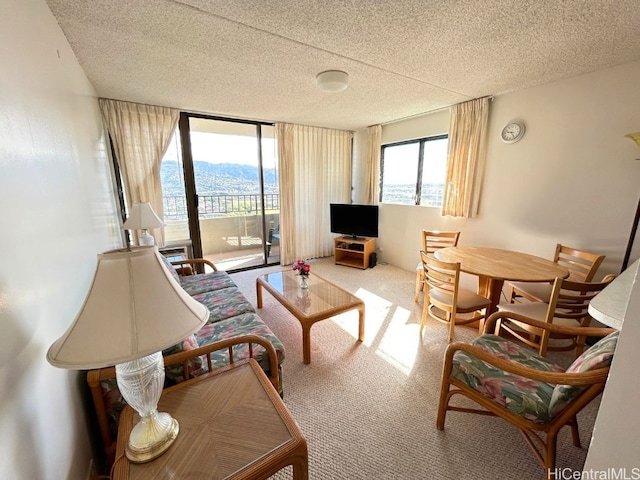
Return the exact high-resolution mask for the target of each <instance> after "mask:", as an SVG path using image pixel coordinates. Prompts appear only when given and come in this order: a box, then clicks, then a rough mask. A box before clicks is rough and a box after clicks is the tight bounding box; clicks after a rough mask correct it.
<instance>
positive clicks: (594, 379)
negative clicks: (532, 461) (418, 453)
mask: <svg viewBox="0 0 640 480" xmlns="http://www.w3.org/2000/svg"><path fill="white" fill-rule="evenodd" d="M505 319H506V320H509V319H512V320H517V321H518V322H525V323H529V324H531V325H533V326H535V327H538V328H542V329H548V330H551V331H552V332H553V333H560V334H571V333H572V332H571V331H570V330H577V329H579V330H580V334H581V335H588V336H594V337H604V338H602V339H601V340H600V341H598V342H597V343H596V344H595V345H593V346H592V347H591V348H589V349H588V350H586V351H585V352H584V353H583V354H582V355H581V356H580V357H578V358H577V359H576V360H575V361H574V362H573V363H572V364H571V366H570V367H569V368H566V369H565V368H563V367H561V366H559V365H557V364H555V363H553V362H551V361H550V360H548V359H547V358H545V357H542V356H540V355H539V354H538V353H537V352H535V351H534V350H532V349H530V348H529V347H526V346H524V345H522V344H520V343H515V342H513V341H511V340H507V339H506V338H503V337H501V336H499V333H500V325H501V324H503V323H504V322H503V321H499V322H498V320H505ZM496 322H497V323H496ZM496 325H497V326H496ZM492 330H493V331H494V333H495V334H489V333H488V332H491V331H492ZM617 340H618V331H617V330H614V329H611V328H596V327H566V326H559V325H554V324H549V323H545V322H539V321H536V320H533V319H530V318H528V317H524V316H521V315H518V314H515V313H511V312H497V313H494V314H493V315H491V316H490V317H489V318H488V319H487V323H486V325H485V329H484V333H483V335H481V336H480V337H478V338H476V339H475V340H474V341H473V342H472V343H471V344H467V343H462V342H456V343H452V344H450V345H449V347H448V348H447V351H446V354H445V362H444V368H443V372H442V387H441V390H440V402H439V405H438V416H437V428H438V429H439V430H444V423H445V417H446V413H447V411H449V410H451V411H459V412H467V413H478V414H483V415H494V416H497V417H500V418H502V419H503V420H506V421H507V422H509V423H510V424H511V425H513V426H515V427H516V428H517V429H519V430H520V432H521V433H522V434H523V437H524V439H525V441H526V442H527V444H528V445H529V447H530V448H531V449H532V451H533V453H534V455H535V456H536V458H537V460H538V461H539V462H540V464H541V465H542V466H543V467H544V468H545V471H547V472H549V471H552V470H553V469H554V468H555V458H556V442H557V435H558V432H559V431H560V429H561V428H562V427H563V426H565V425H569V426H570V427H571V433H572V437H573V444H574V445H575V446H577V447H580V437H579V435H578V424H577V420H576V415H577V413H578V412H579V411H580V410H582V409H583V408H584V407H585V406H586V405H587V404H588V403H589V402H591V400H593V399H594V398H596V397H597V396H598V395H599V394H600V393H601V392H602V390H603V389H604V386H605V382H606V379H607V376H608V374H609V366H610V365H611V361H612V359H613V353H614V350H615V347H616V342H617ZM456 394H460V395H463V396H465V397H467V398H469V399H471V400H473V401H474V402H475V403H477V404H479V405H480V406H481V407H483V409H475V408H463V407H458V406H453V405H451V404H450V401H451V398H452V397H453V396H455V395H456ZM541 434H545V435H544V436H543V435H541Z"/></svg>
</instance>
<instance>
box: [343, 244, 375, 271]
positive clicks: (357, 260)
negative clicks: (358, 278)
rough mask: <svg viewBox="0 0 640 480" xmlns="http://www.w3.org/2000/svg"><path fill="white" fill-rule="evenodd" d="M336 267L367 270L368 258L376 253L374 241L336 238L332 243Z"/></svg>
mask: <svg viewBox="0 0 640 480" xmlns="http://www.w3.org/2000/svg"><path fill="white" fill-rule="evenodd" d="M333 246H334V258H335V262H336V265H346V266H348V267H356V268H362V269H365V268H369V257H370V256H371V254H372V253H374V252H375V251H376V239H375V238H367V237H358V238H353V237H337V238H335V239H334V241H333Z"/></svg>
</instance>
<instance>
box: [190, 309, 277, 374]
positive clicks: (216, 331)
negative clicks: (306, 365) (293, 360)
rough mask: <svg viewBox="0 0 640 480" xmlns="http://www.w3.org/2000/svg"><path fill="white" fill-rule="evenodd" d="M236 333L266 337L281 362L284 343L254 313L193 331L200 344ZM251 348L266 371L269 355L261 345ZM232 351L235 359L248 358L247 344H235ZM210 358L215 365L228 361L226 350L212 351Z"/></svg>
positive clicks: (235, 334) (233, 335)
mask: <svg viewBox="0 0 640 480" xmlns="http://www.w3.org/2000/svg"><path fill="white" fill-rule="evenodd" d="M238 335H258V336H259V337H263V338H266V339H267V340H269V341H270V342H271V343H272V344H273V348H274V349H275V351H276V354H277V355H278V364H279V365H280V364H282V361H283V360H284V345H283V344H282V342H281V341H280V340H279V339H278V338H277V337H276V336H275V335H274V334H273V332H272V331H271V329H270V328H269V327H268V326H267V325H266V324H265V323H264V322H263V321H262V320H261V319H260V317H258V315H256V314H255V313H243V314H241V315H238V316H236V317H232V318H228V319H226V320H222V321H219V322H216V323H211V324H207V325H205V326H203V327H202V328H201V329H200V330H198V331H197V332H196V333H195V336H196V340H197V342H198V345H200V346H203V345H208V344H210V343H213V342H215V341H217V340H220V339H223V338H230V337H235V336H238ZM253 348H254V350H253V356H254V358H255V359H256V361H257V362H258V363H259V364H260V366H261V367H262V368H263V369H264V370H265V371H268V370H269V357H268V356H267V353H266V351H265V349H264V348H263V347H262V346H261V345H254V347H253ZM233 353H234V358H235V360H240V359H243V358H248V357H249V347H248V345H247V344H242V345H236V346H234V347H233ZM211 360H212V362H213V365H214V366H216V367H218V366H222V365H225V364H227V363H229V361H228V355H227V353H226V351H221V352H215V353H212V354H211Z"/></svg>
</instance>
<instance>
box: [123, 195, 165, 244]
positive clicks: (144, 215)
mask: <svg viewBox="0 0 640 480" xmlns="http://www.w3.org/2000/svg"><path fill="white" fill-rule="evenodd" d="M122 227H123V228H126V229H129V230H142V233H141V234H140V237H139V239H138V243H139V244H140V245H155V243H156V242H155V239H154V238H153V235H151V234H150V233H149V231H148V229H150V228H160V227H164V223H163V221H162V220H160V217H158V215H156V212H154V211H153V208H151V203H149V202H142V203H134V204H133V205H132V206H131V211H130V212H129V218H127V220H126V221H125V222H124V224H123V225H122Z"/></svg>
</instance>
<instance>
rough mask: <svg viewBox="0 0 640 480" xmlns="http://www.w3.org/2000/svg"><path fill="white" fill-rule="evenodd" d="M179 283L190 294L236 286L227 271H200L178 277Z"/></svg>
mask: <svg viewBox="0 0 640 480" xmlns="http://www.w3.org/2000/svg"><path fill="white" fill-rule="evenodd" d="M180 285H181V286H182V288H183V289H184V290H185V291H186V292H187V293H188V294H189V295H191V296H193V295H198V294H200V293H206V292H212V291H214V290H221V289H223V288H228V287H235V286H236V284H235V283H234V282H233V280H231V277H230V276H229V274H228V273H227V272H210V273H200V274H196V275H189V276H185V277H180Z"/></svg>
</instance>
